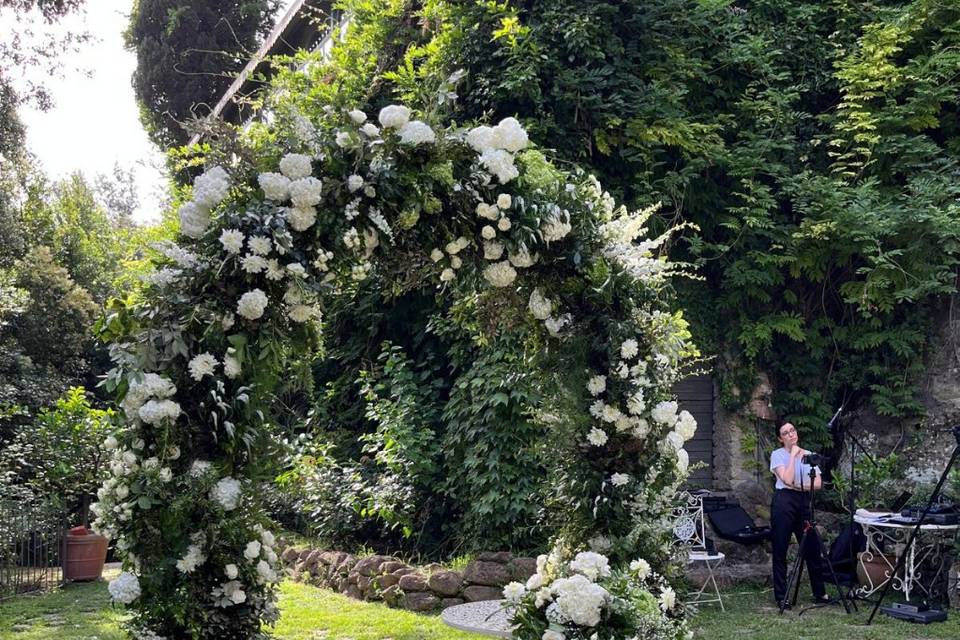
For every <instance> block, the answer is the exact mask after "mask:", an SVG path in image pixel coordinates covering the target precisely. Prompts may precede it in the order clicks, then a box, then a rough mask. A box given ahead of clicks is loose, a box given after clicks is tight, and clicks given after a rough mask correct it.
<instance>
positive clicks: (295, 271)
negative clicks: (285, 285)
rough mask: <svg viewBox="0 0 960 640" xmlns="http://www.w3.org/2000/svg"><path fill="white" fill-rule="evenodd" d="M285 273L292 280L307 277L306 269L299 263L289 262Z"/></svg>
mask: <svg viewBox="0 0 960 640" xmlns="http://www.w3.org/2000/svg"><path fill="white" fill-rule="evenodd" d="M287 273H289V274H290V275H291V276H293V277H294V278H305V277H307V269H306V268H305V267H304V266H303V265H302V264H300V263H299V262H291V263H290V264H288V265H287Z"/></svg>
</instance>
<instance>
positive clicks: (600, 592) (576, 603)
mask: <svg viewBox="0 0 960 640" xmlns="http://www.w3.org/2000/svg"><path fill="white" fill-rule="evenodd" d="M550 591H551V593H552V594H553V599H554V601H553V604H551V605H550V606H549V607H547V620H551V619H552V620H551V621H552V622H559V623H560V624H566V623H568V622H572V623H573V624H575V625H579V626H582V627H595V626H597V625H598V624H599V623H600V616H601V615H602V614H603V607H604V605H606V604H607V601H608V600H609V599H610V594H609V593H608V592H607V590H606V589H604V588H603V587H601V586H600V585H598V584H595V583H594V582H591V581H590V579H589V578H587V577H586V576H583V575H580V574H574V575H572V576H570V577H568V578H559V579H557V580H554V582H553V584H551V585H550Z"/></svg>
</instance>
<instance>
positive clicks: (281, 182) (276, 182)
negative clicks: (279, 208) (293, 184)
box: [257, 172, 290, 202]
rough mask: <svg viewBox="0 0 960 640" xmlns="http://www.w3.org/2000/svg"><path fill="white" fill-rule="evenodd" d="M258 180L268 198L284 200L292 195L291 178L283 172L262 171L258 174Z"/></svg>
mask: <svg viewBox="0 0 960 640" xmlns="http://www.w3.org/2000/svg"><path fill="white" fill-rule="evenodd" d="M257 182H259V184H260V188H261V189H263V196H264V197H265V198H266V199H267V200H273V201H275V202H283V201H285V200H286V199H287V198H289V197H290V178H288V177H287V176H285V175H283V174H282V173H270V172H267V173H261V174H260V175H259V176H257Z"/></svg>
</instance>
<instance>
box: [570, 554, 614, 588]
mask: <svg viewBox="0 0 960 640" xmlns="http://www.w3.org/2000/svg"><path fill="white" fill-rule="evenodd" d="M570 570H571V571H576V572H577V573H582V574H583V575H585V576H586V577H587V578H589V579H590V580H591V581H594V582H596V581H597V580H599V579H600V578H609V577H610V561H609V560H608V559H607V557H606V556H605V555H602V554H599V553H594V552H592V551H581V552H580V553H578V554H577V555H576V556H575V557H574V559H573V560H571V561H570Z"/></svg>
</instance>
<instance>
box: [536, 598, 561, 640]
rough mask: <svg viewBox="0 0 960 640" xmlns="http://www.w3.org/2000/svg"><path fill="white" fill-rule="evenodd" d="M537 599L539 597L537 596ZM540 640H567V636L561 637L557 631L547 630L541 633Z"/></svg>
mask: <svg viewBox="0 0 960 640" xmlns="http://www.w3.org/2000/svg"><path fill="white" fill-rule="evenodd" d="M537 597H539V594H538V596H537ZM539 606H543V605H539ZM540 640H567V636H565V635H563V634H562V633H560V632H559V631H554V630H553V629H547V630H546V631H544V632H543V636H541V638H540Z"/></svg>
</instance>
